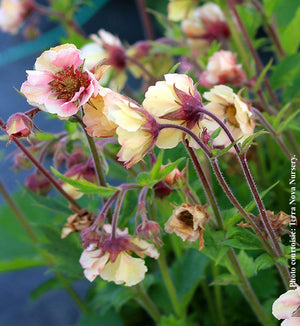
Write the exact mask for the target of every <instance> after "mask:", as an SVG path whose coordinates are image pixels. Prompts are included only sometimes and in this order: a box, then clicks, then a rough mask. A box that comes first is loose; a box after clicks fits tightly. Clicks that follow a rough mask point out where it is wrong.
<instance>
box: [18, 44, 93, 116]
mask: <svg viewBox="0 0 300 326" xmlns="http://www.w3.org/2000/svg"><path fill="white" fill-rule="evenodd" d="M83 64H84V61H83V60H82V59H81V58H80V51H79V50H78V49H77V48H76V47H75V45H73V44H64V45H60V46H56V47H54V48H51V49H50V50H48V51H45V52H44V53H43V54H42V55H41V56H40V57H39V58H38V59H37V60H36V62H35V70H28V71H27V74H28V77H27V81H26V82H24V83H23V84H22V87H21V92H22V93H23V94H24V95H25V96H26V98H27V101H28V103H29V104H31V105H33V106H37V107H38V108H40V109H41V110H42V111H46V112H49V113H56V114H57V115H58V116H60V117H70V116H71V115H73V114H75V113H76V112H77V111H78V109H79V107H80V106H81V105H83V104H85V103H86V102H87V101H88V100H89V99H90V97H91V96H92V95H94V96H96V95H97V93H98V82H97V80H96V79H95V77H94V76H93V75H92V73H90V72H89V71H87V70H85V69H84V67H83Z"/></svg>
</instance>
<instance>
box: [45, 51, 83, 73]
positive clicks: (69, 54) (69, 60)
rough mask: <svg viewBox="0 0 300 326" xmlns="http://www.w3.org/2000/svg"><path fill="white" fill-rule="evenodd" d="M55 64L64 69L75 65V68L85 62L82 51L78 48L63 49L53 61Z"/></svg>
mask: <svg viewBox="0 0 300 326" xmlns="http://www.w3.org/2000/svg"><path fill="white" fill-rule="evenodd" d="M51 63H52V64H53V65H54V66H56V67H58V68H62V69H67V68H68V67H71V66H73V67H74V70H75V69H77V67H78V66H80V65H81V64H82V63H83V60H82V59H81V58H80V51H79V50H77V49H65V50H61V51H60V52H59V53H58V54H57V56H56V58H55V59H54V60H53V61H52V62H51Z"/></svg>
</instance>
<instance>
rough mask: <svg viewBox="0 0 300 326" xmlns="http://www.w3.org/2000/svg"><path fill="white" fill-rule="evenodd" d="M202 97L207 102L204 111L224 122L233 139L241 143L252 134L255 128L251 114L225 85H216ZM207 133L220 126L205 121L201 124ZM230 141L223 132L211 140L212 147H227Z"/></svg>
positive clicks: (245, 104) (213, 122) (246, 106)
mask: <svg viewBox="0 0 300 326" xmlns="http://www.w3.org/2000/svg"><path fill="white" fill-rule="evenodd" d="M203 97H204V98H205V99H206V100H208V101H209V103H207V104H205V109H206V110H208V111H210V112H212V113H214V114H215V115H216V116H217V117H218V118H219V119H221V120H222V121H224V122H225V124H226V126H227V127H228V129H229V130H230V132H231V133H232V135H233V137H234V139H239V138H240V140H239V142H243V141H244V140H245V139H246V138H247V137H249V136H251V135H252V134H253V130H254V127H255V124H254V121H253V119H252V113H251V111H250V110H249V107H248V105H247V103H245V102H244V101H243V100H242V99H241V98H240V96H239V95H237V94H235V93H234V92H233V90H232V89H231V88H230V87H228V86H225V85H217V86H215V87H213V88H212V89H211V90H210V91H209V92H205V93H204V94H203ZM203 124H205V127H206V128H207V130H208V132H210V133H211V132H213V131H215V130H216V129H218V128H219V127H220V126H219V124H218V123H217V122H215V121H213V120H212V119H210V120H205V121H204V122H203ZM229 144H230V140H229V138H228V137H227V135H226V134H225V132H224V131H223V130H221V132H220V134H219V135H218V137H217V138H215V139H214V140H213V145H214V146H227V145H229Z"/></svg>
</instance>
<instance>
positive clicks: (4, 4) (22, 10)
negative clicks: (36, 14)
mask: <svg viewBox="0 0 300 326" xmlns="http://www.w3.org/2000/svg"><path fill="white" fill-rule="evenodd" d="M32 8H33V0H2V1H1V3H0V29H2V30H3V31H4V32H8V33H10V34H16V33H17V32H18V31H19V29H20V27H21V26H22V25H23V23H24V20H25V18H26V17H27V16H28V15H29V14H30V12H31V10H32Z"/></svg>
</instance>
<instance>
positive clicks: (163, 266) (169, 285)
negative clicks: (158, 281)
mask: <svg viewBox="0 0 300 326" xmlns="http://www.w3.org/2000/svg"><path fill="white" fill-rule="evenodd" d="M158 264H159V268H160V271H161V275H162V277H163V280H164V283H165V286H166V289H167V291H168V294H169V297H170V299H171V302H172V305H173V308H174V311H175V313H176V315H177V316H178V317H183V315H184V314H183V312H182V309H181V306H180V302H179V300H178V297H177V293H176V289H175V286H174V284H173V281H172V279H171V275H170V273H169V270H168V266H167V262H166V258H165V255H164V252H163V251H161V252H160V254H159V258H158Z"/></svg>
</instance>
